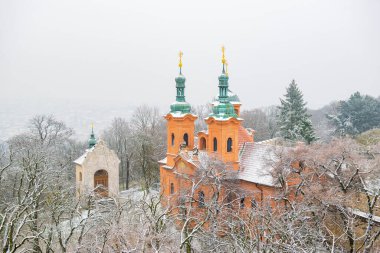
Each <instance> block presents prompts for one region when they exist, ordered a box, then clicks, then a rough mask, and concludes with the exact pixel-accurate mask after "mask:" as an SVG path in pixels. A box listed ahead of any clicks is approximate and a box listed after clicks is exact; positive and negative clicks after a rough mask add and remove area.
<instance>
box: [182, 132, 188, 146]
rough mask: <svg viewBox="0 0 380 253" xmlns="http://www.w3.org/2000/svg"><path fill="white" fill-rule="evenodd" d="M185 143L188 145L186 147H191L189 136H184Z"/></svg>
mask: <svg viewBox="0 0 380 253" xmlns="http://www.w3.org/2000/svg"><path fill="white" fill-rule="evenodd" d="M183 141H184V142H185V143H186V147H187V146H189V135H188V134H184V135H183Z"/></svg>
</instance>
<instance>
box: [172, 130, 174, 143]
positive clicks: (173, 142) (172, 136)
mask: <svg viewBox="0 0 380 253" xmlns="http://www.w3.org/2000/svg"><path fill="white" fill-rule="evenodd" d="M172 146H174V134H173V133H172Z"/></svg>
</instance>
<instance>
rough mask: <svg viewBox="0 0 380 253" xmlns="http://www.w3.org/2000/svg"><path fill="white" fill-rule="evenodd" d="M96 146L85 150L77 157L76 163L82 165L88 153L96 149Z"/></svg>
mask: <svg viewBox="0 0 380 253" xmlns="http://www.w3.org/2000/svg"><path fill="white" fill-rule="evenodd" d="M94 148H95V146H94V147H92V148H89V149H86V152H84V154H83V155H81V156H80V157H79V158H77V159H76V160H75V161H74V163H76V164H78V165H82V164H83V163H84V161H85V160H86V157H87V155H88V153H90V152H92V151H93V150H94Z"/></svg>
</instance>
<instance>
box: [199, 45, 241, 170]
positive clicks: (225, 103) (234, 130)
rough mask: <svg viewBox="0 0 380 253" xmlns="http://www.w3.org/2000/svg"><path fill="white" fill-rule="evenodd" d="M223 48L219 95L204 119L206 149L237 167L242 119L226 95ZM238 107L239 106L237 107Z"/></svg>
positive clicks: (226, 85)
mask: <svg viewBox="0 0 380 253" xmlns="http://www.w3.org/2000/svg"><path fill="white" fill-rule="evenodd" d="M226 62H227V61H226V58H225V48H224V47H222V64H223V69H222V74H221V75H220V76H219V78H218V79H219V85H218V87H219V96H218V99H217V100H216V101H215V102H214V103H213V108H212V113H211V114H210V115H209V117H207V118H206V119H205V121H206V123H207V126H208V143H209V144H208V145H207V151H208V152H209V153H214V154H216V155H217V156H219V158H221V159H222V160H223V161H224V162H225V163H229V164H231V165H232V168H233V169H234V170H238V168H239V145H238V141H239V135H238V134H239V127H240V124H241V122H242V121H243V120H242V119H241V118H239V116H238V113H239V111H238V110H236V108H235V106H234V105H233V104H232V103H231V102H230V100H229V97H228V92H229V89H228V79H229V77H228V73H227V72H226V69H225V67H226ZM238 109H240V108H238Z"/></svg>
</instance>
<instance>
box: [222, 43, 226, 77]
mask: <svg viewBox="0 0 380 253" xmlns="http://www.w3.org/2000/svg"><path fill="white" fill-rule="evenodd" d="M225 50H226V48H225V47H224V46H222V63H223V73H224V65H225V64H226V62H227V61H226V56H225V54H224V53H225Z"/></svg>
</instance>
